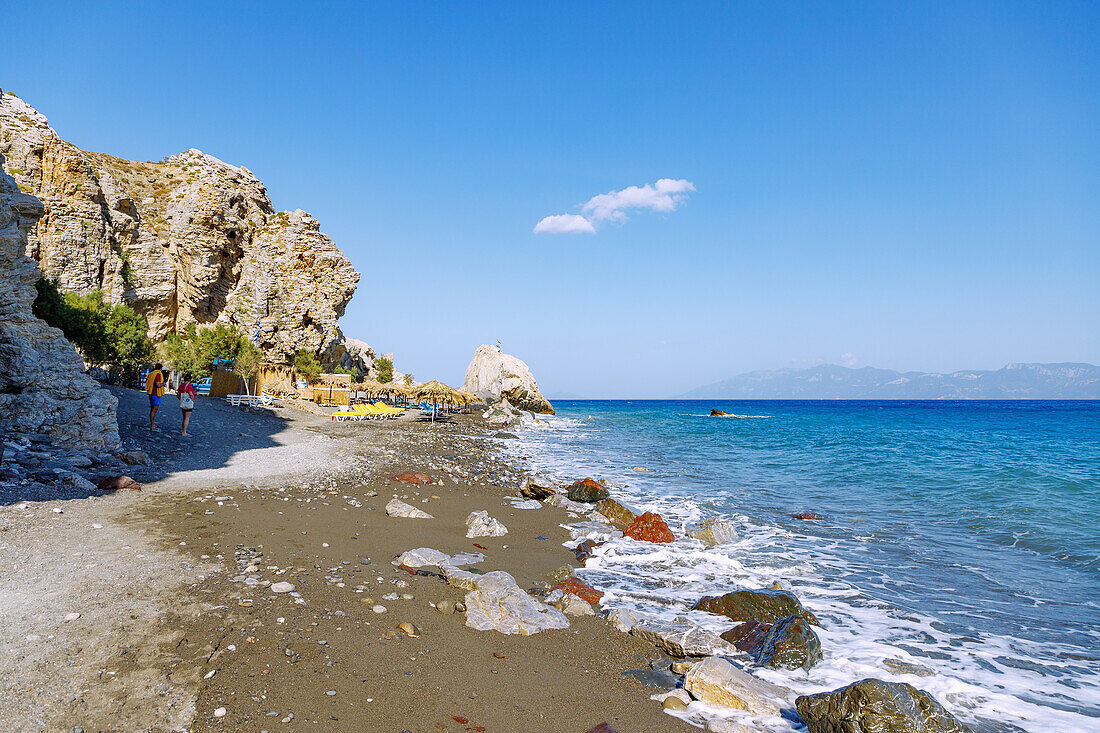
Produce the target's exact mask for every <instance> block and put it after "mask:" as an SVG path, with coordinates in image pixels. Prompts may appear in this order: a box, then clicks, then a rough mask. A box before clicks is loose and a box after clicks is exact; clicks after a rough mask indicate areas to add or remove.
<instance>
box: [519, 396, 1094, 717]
mask: <svg viewBox="0 0 1100 733" xmlns="http://www.w3.org/2000/svg"><path fill="white" fill-rule="evenodd" d="M715 407H717V408H719V409H721V410H724V411H726V412H730V413H734V414H735V415H737V416H741V417H740V418H738V417H728V418H727V417H710V416H709V413H710V409H711V408H715ZM555 408H556V409H557V411H558V414H557V415H556V416H554V417H551V418H549V419H548V420H546V421H544V422H543V424H542V426H541V427H540V428H536V429H532V430H527V431H523V432H522V433H520V439H519V440H518V441H507V445H508V448H507V450H509V452H511V453H513V454H514V455H523V456H527V457H528V459H529V464H530V465H531V467H532V468H533V469H534V470H538V471H542V472H545V473H547V474H548V475H550V476H552V477H554V478H559V479H563V480H564V479H573V478H576V477H580V476H584V475H592V476H601V477H605V478H607V479H609V480H610V481H611V482H612V483H613V485H616V486H617V487H618V490H617V492H616V496H618V497H621V498H622V499H623V500H624V501H627V502H633V503H634V504H635V505H636V506H638V507H639V508H643V509H654V510H657V511H659V512H661V513H662V515H664V516H665V518H666V519H667V520H668V521H669V524H670V526H672V528H673V530H674V531H676V533H677V535H678V536H682V535H683V528H684V526H685V525H688V524H691V523H695V522H698V521H700V520H702V519H704V518H706V517H710V516H723V517H726V518H728V519H730V520H731V521H733V522H734V523H735V524H736V525H737V526H738V529H739V538H738V540H737V541H735V542H733V543H730V544H727V545H723V546H719V547H715V548H710V549H704V548H702V547H701V545H700V544H699V543H697V542H694V541H692V540H679V541H677V542H676V543H674V544H673V545H668V546H660V547H657V546H646V545H644V544H641V543H634V542H631V541H621V540H620V541H616V542H613V543H609V544H608V545H605V546H604V547H602V548H600V551H599V553H598V555H597V557H596V558H594V559H593V560H590V561H589V563H588V565H587V567H586V568H585V569H584V570H582V571H581V575H582V577H584V578H585V579H586V580H588V581H589V582H592V583H593V584H595V585H597V586H599V587H600V588H601V589H604V590H606V591H607V592H608V595H607V596H606V597H605V599H604V600H605V605H610V606H612V607H614V606H627V607H630V608H633V609H635V610H639V611H641V612H643V613H646V614H650V615H654V616H658V617H662V618H667V619H671V618H674V617H675V616H677V615H689V616H691V617H692V618H693V619H695V620H697V621H700V622H703V623H704V624H706V625H708V626H710V627H711V628H712V629H713V630H715V631H724V630H726V628H728V627H729V625H728V624H724V623H722V622H720V621H719V620H718V619H717V617H714V616H709V615H707V614H701V613H698V612H694V613H693V612H689V611H688V609H689V608H690V606H691V604H692V603H694V601H696V600H697V599H698V598H699V597H700V596H702V595H705V594H707V593H713V592H724V591H726V590H730V589H732V588H735V587H746V588H753V587H767V586H768V585H770V584H771V583H772V582H774V581H776V580H778V581H780V582H781V583H783V585H784V586H785V587H789V588H791V589H792V590H794V592H796V593H797V594H798V595H799V596H800V597H801V598H802V600H803V602H804V603H805V604H806V605H807V606H808V607H810V608H811V609H812V610H813V611H814V612H815V613H817V614H818V616H820V617H821V618H822V622H823V624H824V628H823V629H821V630H820V632H819V635H820V636H821V641H822V646H823V649H824V652H825V660H824V661H823V662H822V663H821V664H819V665H817V666H815V667H814V668H812V669H811V670H809V671H808V672H804V671H801V670H799V671H798V672H786V671H779V672H777V671H773V670H757V671H756V673H757V674H759V675H760V676H762V677H765V678H767V679H769V680H770V681H773V682H777V683H781V684H785V685H788V686H790V687H793V688H794V689H795V690H797V691H799V692H817V691H822V690H828V689H835V688H837V687H840V686H843V685H845V684H848V683H850V682H852V681H855V680H857V679H861V678H863V677H879V678H881V679H886V680H895V681H905V682H909V683H911V684H914V685H915V686H917V687H919V688H921V689H925V690H927V691H928V692H930V693H931V694H933V695H934V696H935V697H937V699H939V700H940V701H941V702H942V703H943V704H944V705H946V706H947V707H948V709H950V710H951V711H952V712H953V713H955V714H956V715H957V716H958V717H960V719H962V720H964V722H967V723H969V724H971V725H972V726H973V727H975V728H976V729H979V730H1026V731H1074V730H1082V731H1084V730H1095V729H1097V728H1098V727H1100V652H1097V651H1096V649H1097V646H1098V644H1097V642H1098V641H1100V530H1098V529H1097V528H1096V523H1095V517H1096V516H1097V514H1098V512H1100V403H1096V402H1053V401H1052V402H1042V401H1018V402H946V401H945V402H923V401H920V402H908V401H905V402H903V401H791V400H784V401H722V400H705V401H680V400H676V401H562V402H556V403H555ZM635 466H640V467H644V468H647V469H649V471H648V472H642V471H636V470H634V467H635ZM805 511H811V512H815V513H817V514H819V515H821V516H822V517H823V518H822V519H820V520H809V521H808V520H798V519H794V518H792V517H791V516H790V515H791V514H797V513H801V512H805ZM756 722H757V724H758V725H760V726H761V727H763V728H768V727H770V728H772V729H774V730H792V729H794V727H793V724H792V723H790V722H789V721H787V720H782V719H776V720H774V721H756Z"/></svg>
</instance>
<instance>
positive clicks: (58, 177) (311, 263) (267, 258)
mask: <svg viewBox="0 0 1100 733" xmlns="http://www.w3.org/2000/svg"><path fill="white" fill-rule="evenodd" d="M0 153H3V154H4V155H5V156H6V157H7V161H6V162H5V168H6V170H7V172H8V173H9V174H11V176H12V177H13V178H15V180H16V182H17V183H18V184H19V187H20V188H21V189H22V190H23V191H25V192H28V193H32V194H34V195H35V196H37V197H38V198H39V199H40V200H41V201H42V204H43V213H42V216H41V218H40V219H38V221H37V223H36V224H35V225H34V227H33V228H32V229H31V230H30V231H29V233H28V237H27V239H28V243H27V247H26V254H27V255H28V256H30V257H31V258H32V259H34V260H36V261H37V262H38V263H39V267H40V268H41V270H42V272H43V273H44V274H45V275H46V276H47V277H49V278H51V279H56V280H58V282H59V283H60V286H61V288H62V289H63V290H71V291H76V292H88V291H90V290H93V289H96V288H99V289H102V290H103V292H104V295H105V297H106V300H107V301H108V302H110V303H125V304H127V305H129V306H131V307H132V308H134V309H135V310H136V311H137V312H138V313H140V314H141V315H143V316H145V318H146V319H147V320H148V322H149V335H150V337H152V338H153V339H154V340H160V339H163V338H164V337H165V336H166V335H167V334H170V333H176V332H180V331H182V330H183V329H184V328H186V327H187V326H188V325H189V324H192V323H194V324H199V325H205V324H215V323H225V324H228V325H230V326H232V327H234V328H236V329H237V330H239V331H240V332H242V333H244V334H247V335H248V336H253V335H254V334H255V333H256V332H257V331H258V332H259V342H258V344H259V346H260V348H261V349H262V350H263V351H264V354H265V356H266V357H267V358H268V359H270V360H272V361H275V362H284V363H285V362H288V361H289V360H290V359H291V358H292V356H293V354H294V353H295V352H296V351H297V350H298V349H306V350H307V351H309V352H311V353H314V354H317V355H319V356H320V357H321V358H322V359H323V360H325V361H327V362H334V361H335V362H337V363H339V362H340V361H342V359H343V357H344V356H345V354H346V353H347V352H348V349H347V347H346V346H344V345H343V336H342V334H341V333H340V330H339V327H338V326H337V319H338V318H339V317H340V316H342V315H343V313H344V308H345V307H346V306H347V303H348V301H349V300H350V299H351V296H352V294H353V293H354V292H355V286H356V283H357V282H358V281H359V273H357V272H356V271H355V269H354V268H353V267H352V265H351V262H350V261H349V260H348V259H347V257H345V256H344V254H343V253H342V252H341V251H340V250H339V249H338V248H337V247H336V245H334V244H333V243H332V240H331V239H329V238H328V237H327V236H325V235H324V234H322V233H321V230H320V225H319V224H318V223H317V221H316V220H315V219H314V218H313V217H311V216H310V215H309V214H307V213H305V212H303V211H300V210H299V211H294V212H276V211H275V209H274V208H273V207H272V205H271V200H270V199H269V198H268V196H267V191H266V190H265V188H264V185H263V183H261V182H260V180H259V179H258V178H256V176H255V175H253V174H252V172H251V171H249V170H248V169H247V168H238V167H237V166H233V165H229V164H228V163H224V162H222V161H220V160H218V159H217V158H215V157H213V156H210V155H207V154H205V153H203V152H201V151H199V150H195V149H191V150H187V151H186V152H183V153H180V154H178V155H173V156H171V157H169V158H165V159H164V160H162V161H159V162H138V161H130V160H123V159H121V158H115V157H113V156H110V155H105V154H103V153H92V152H88V151H85V150H81V149H79V148H77V147H76V146H74V145H71V144H69V143H67V142H65V141H64V140H62V139H61V138H59V137H58V136H57V134H56V133H55V132H54V131H53V129H51V128H50V126H49V125H48V124H47V121H46V118H45V117H44V116H42V115H41V114H39V113H38V112H36V111H35V110H34V109H33V108H31V107H30V106H29V105H27V104H26V103H25V102H23V101H22V100H21V99H19V98H18V97H16V96H15V95H13V94H11V93H0ZM364 346H365V344H364ZM367 349H369V347H367Z"/></svg>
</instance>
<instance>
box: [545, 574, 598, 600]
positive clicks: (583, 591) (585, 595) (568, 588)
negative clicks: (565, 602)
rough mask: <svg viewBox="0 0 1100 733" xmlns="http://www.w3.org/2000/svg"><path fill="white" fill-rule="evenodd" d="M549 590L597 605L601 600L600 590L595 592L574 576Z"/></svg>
mask: <svg viewBox="0 0 1100 733" xmlns="http://www.w3.org/2000/svg"><path fill="white" fill-rule="evenodd" d="M550 590H561V591H562V592H564V593H572V594H573V595H575V596H576V597H577V598H580V599H581V600H582V601H586V602H588V603H599V602H600V599H601V598H603V591H602V590H596V589H595V588H593V587H592V586H590V585H589V584H588V583H585V582H584V581H583V580H581V579H580V578H578V577H577V576H575V575H574V576H573V577H571V578H566V579H565V580H563V581H562V582H560V583H558V584H557V585H555V586H552V587H551V588H550Z"/></svg>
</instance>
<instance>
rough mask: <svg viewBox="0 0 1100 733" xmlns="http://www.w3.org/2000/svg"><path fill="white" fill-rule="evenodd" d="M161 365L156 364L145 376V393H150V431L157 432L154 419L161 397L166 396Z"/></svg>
mask: <svg viewBox="0 0 1100 733" xmlns="http://www.w3.org/2000/svg"><path fill="white" fill-rule="evenodd" d="M161 368H162V367H161V365H160V364H154V365H153V371H151V372H149V375H148V376H147V377H145V394H147V395H149V432H152V433H155V432H157V426H156V423H154V422H153V420H154V419H155V418H156V416H157V409H158V408H159V407H160V398H161V397H163V396H164V373H163V372H161Z"/></svg>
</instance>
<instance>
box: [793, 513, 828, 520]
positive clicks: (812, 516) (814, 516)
mask: <svg viewBox="0 0 1100 733" xmlns="http://www.w3.org/2000/svg"><path fill="white" fill-rule="evenodd" d="M824 518H825V517H823V516H821V515H820V514H814V513H813V512H802V513H801V514H792V515H791V519H824Z"/></svg>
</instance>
